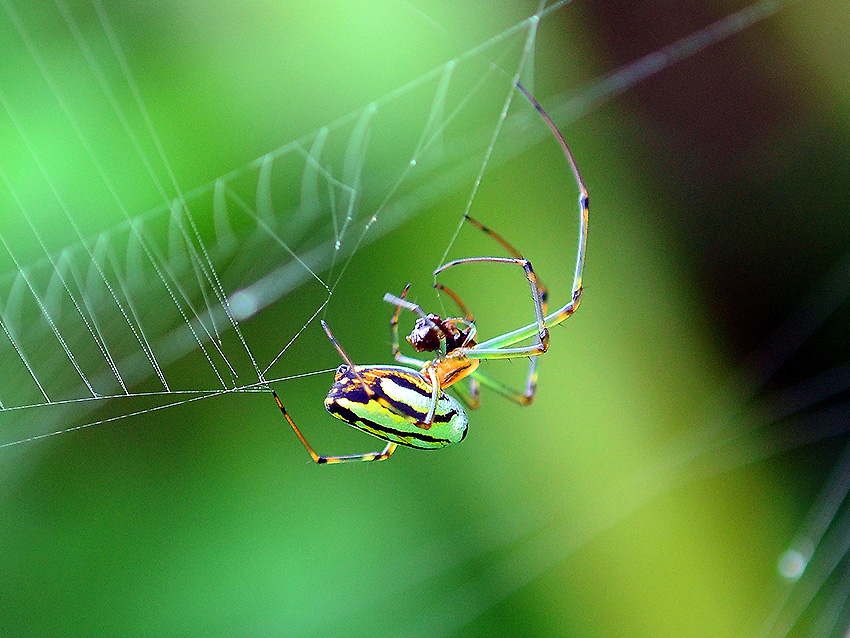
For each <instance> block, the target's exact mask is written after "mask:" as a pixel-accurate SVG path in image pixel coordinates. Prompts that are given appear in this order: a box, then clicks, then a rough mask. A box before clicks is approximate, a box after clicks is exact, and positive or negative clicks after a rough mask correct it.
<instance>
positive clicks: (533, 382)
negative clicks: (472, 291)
mask: <svg viewBox="0 0 850 638" xmlns="http://www.w3.org/2000/svg"><path fill="white" fill-rule="evenodd" d="M466 220H467V221H469V222H470V223H471V224H472V225H473V226H475V227H476V228H478V229H479V230H481V231H483V232H485V233H486V234H488V235H489V236H491V237H492V238H493V239H495V240H496V241H497V242H499V243H500V244H501V245H502V246H503V247H504V248H505V249H506V250H507V251H508V252H509V253H511V254H512V255H513V256H514V257H515V258H516V259H524V258H523V256H522V255H521V254H520V252H519V251H518V250H517V249H516V248H514V247H513V246H512V245H511V244H509V243H508V242H507V241H506V240H505V239H504V238H503V237H502V236H501V235H499V234H498V233H496V232H495V231H493V230H491V229H490V228H488V227H486V226H485V225H484V224H482V223H481V222H479V221H478V220H476V219H473V218H472V217H470V216H469V215H466ZM529 265H530V264H529ZM536 281H537V292H538V298H539V300H540V309H541V311H542V313H543V315H545V314H546V308H547V299H548V296H549V293H548V291H547V289H546V287H545V286H544V285H543V282H542V281H540V279H539V278H537V279H536ZM434 287H435V288H437V289H438V290H441V291H443V292H445V293H447V294H448V295H449V296H450V297H451V298H452V299H454V301H455V303H456V304H457V305H458V306H459V307H460V309H461V312H463V313H464V314H465V315H466V318H467V320H468V321H470V322H474V321H475V319H474V318H473V317H472V314H471V313H470V312H469V309H468V308H467V307H466V304H464V303H463V301H462V300H461V299H460V297H459V296H458V295H457V294H456V293H455V292H454V291H453V290H451V289H450V288H448V287H447V286H444V285H443V284H440V283H435V284H434ZM464 345H466V344H464ZM481 377H484V378H485V379H486V381H482V383H481V385H485V386H487V387H489V388H491V389H492V390H495V391H496V392H498V393H499V394H501V395H502V396H504V397H506V398H508V399H510V400H511V401H514V402H516V403H519V404H521V405H529V404H530V403H531V402H532V400H533V399H534V393H535V392H536V391H537V355H534V356H530V357H529V358H528V375H527V376H526V381H525V394H520V393H519V392H516V391H514V390H511V389H509V388H507V387H506V386H504V385H503V384H501V383H499V382H498V381H495V380H493V379H490V378H489V377H487V375H485V374H484V373H482V372H478V371H476V373H474V374H473V375H471V376H470V377H469V397H468V400H466V399H467V397H464V399H465V402H466V404H467V405H468V406H469V407H471V408H473V409H475V408H477V407H478V406H479V405H480V404H481V400H480V391H479V390H480V388H479V380H481Z"/></svg>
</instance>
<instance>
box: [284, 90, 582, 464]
mask: <svg viewBox="0 0 850 638" xmlns="http://www.w3.org/2000/svg"><path fill="white" fill-rule="evenodd" d="M516 86H517V88H518V89H519V90H520V91H521V92H522V93H523V94H524V95H525V97H526V98H528V100H529V101H530V102H531V104H532V105H533V106H534V107H535V108H536V109H537V111H538V113H540V115H541V116H542V117H543V119H544V121H545V122H546V124H547V125H548V126H549V128H550V129H551V130H552V132H553V133H554V135H555V137H556V138H557V140H558V143H559V144H560V146H561V149H562V150H563V151H564V155H565V156H566V158H567V161H568V162H569V165H570V168H571V169H572V172H573V175H574V176H575V179H576V182H577V183H578V187H579V238H578V254H577V256H576V267H575V276H574V278H573V288H572V296H571V297H570V300H569V301H568V302H567V303H566V304H564V305H563V306H562V307H560V308H558V309H557V310H556V311H554V312H553V313H551V314H547V299H548V292H547V289H546V287H545V286H544V285H543V284H542V282H541V281H540V280H539V279H538V277H537V275H536V274H535V273H534V270H533V269H532V267H531V262H530V261H528V260H527V259H525V258H524V257H523V256H522V255H521V254H520V252H519V251H518V250H516V249H515V248H514V247H513V246H512V245H511V244H509V243H508V242H507V241H505V239H503V238H502V237H501V236H500V235H498V234H497V233H496V232H494V231H493V230H491V229H489V228H488V227H486V226H485V225H484V224H482V223H481V222H479V221H477V220H475V219H473V218H472V217H470V216H469V215H466V216H465V217H464V219H465V221H467V222H469V223H470V224H472V225H473V226H475V227H477V228H478V229H479V230H481V231H482V232H484V233H486V234H487V235H489V236H490V237H492V238H493V239H494V240H495V241H496V242H498V243H499V244H501V245H502V247H503V248H504V249H505V250H506V251H507V252H508V253H509V254H510V255H511V256H510V257H466V258H462V259H455V260H453V261H450V262H448V263H446V264H444V265H442V266H440V267H439V268H437V269H436V270H435V271H434V277H435V281H436V277H437V275H439V274H440V273H442V272H444V271H446V270H448V269H449V268H453V267H455V266H458V265H462V264H470V263H476V262H485V263H496V264H499V263H501V264H513V265H516V266H520V267H521V268H522V269H523V270H524V271H525V276H526V279H527V280H528V283H529V286H530V287H531V298H532V300H533V303H534V314H535V320H534V322H532V323H530V324H528V325H526V326H522V327H520V328H517V329H515V330H511V331H510V332H506V333H505V334H503V335H499V336H497V337H493V338H491V339H487V340H485V341H482V342H480V343H478V342H477V341H476V337H477V331H476V328H475V319H474V317H473V315H472V314H471V313H470V311H469V309H468V308H467V306H466V305H465V304H464V303H463V301H461V299H460V297H459V296H458V295H457V294H456V293H455V292H454V291H452V290H451V289H449V288H448V287H446V286H444V285H442V284H440V283H435V284H434V287H435V288H437V289H439V290H441V291H443V292H445V293H446V294H447V295H448V296H450V297H451V298H452V299H453V300H454V302H455V303H456V304H457V305H458V307H459V308H460V311H461V313H462V315H463V316H462V317H447V318H445V319H444V318H442V317H440V316H439V315H436V314H427V313H425V311H424V310H423V309H422V308H420V307H419V306H418V305H416V304H414V303H411V302H410V301H408V300H407V299H406V298H405V297H406V295H407V292H408V290H409V289H410V284H408V285H407V286H406V287H405V288H404V290H403V291H402V293H401V295H400V296H395V295H392V294H389V293H387V294H386V295H384V300H385V301H387V302H388V303H390V304H393V305H394V306H395V313H394V314H393V316H392V318H391V320H390V330H391V333H392V338H393V341H392V353H393V357H394V358H395V360H396V361H397V362H399V363H402V364H404V365H403V366H391V365H364V366H361V365H355V363H354V362H353V361H352V360H351V358H350V357H349V356H348V354H347V353H346V352H345V350H343V348H342V346H340V344H339V342H338V341H337V340H336V338H335V337H334V335H333V333H332V332H331V330H330V328H329V327H328V325H327V324H326V323H325V322H324V321H322V322H321V324H322V328H323V329H324V331H325V333H326V334H327V336H328V339H330V342H331V343H332V344H333V346H334V348H336V351H337V352H338V353H339V355H340V357H342V360H343V361H344V362H345V363H344V364H343V365H341V366H339V368H337V370H336V374H335V376H334V383H333V386H332V387H331V389H330V391H329V392H328V395H327V397H325V408H326V409H327V410H328V412H330V413H331V414H332V415H333V416H335V417H336V418H338V419H341V420H343V421H345V422H346V423H348V424H349V425H351V426H353V427H355V428H357V429H359V430H362V431H364V432H366V433H368V434H371V435H373V436H376V437H378V438H379V439H383V440H385V441H387V445H386V447H385V448H384V449H383V451H380V452H377V451H376V452H368V453H366V454H351V455H342V456H321V455H319V454H316V452H315V451H314V450H313V448H312V447H311V446H310V444H309V443H307V440H306V439H305V438H304V435H303V434H301V431H300V430H299V429H298V427H297V426H296V425H295V422H294V421H293V420H292V417H291V416H290V415H289V413H288V412H287V410H286V408H285V407H284V406H283V403H282V402H281V400H280V398H279V397H278V395H277V392H275V391H274V390H273V391H272V395H273V396H274V399H275V401H276V402H277V406H278V407H279V408H280V410H281V412H282V413H283V416H284V418H286V420H287V421H288V423H289V425H290V426H291V427H292V429H293V430H294V431H295V434H296V435H297V436H298V438H299V439H300V440H301V443H303V444H304V447H305V448H306V449H307V451H308V452H309V453H310V456H311V458H312V459H313V461H315V462H316V463H348V462H357V461H381V460H383V459H386V458H389V457H390V456H391V455H392V453H393V452H394V451H395V449H396V448H397V447H398V446H399V445H405V446H408V447H413V448H419V449H424V450H432V449H439V448H442V447H445V446H447V445H451V444H453V443H459V442H460V441H462V440H463V438H464V437H465V436H466V430H467V426H468V423H469V420H468V418H467V415H466V412H465V411H464V409H463V406H461V404H460V402H459V401H458V400H457V399H455V398H454V397H452V396H450V395H448V394H446V392H445V390H446V389H447V388H449V387H451V386H452V385H454V384H456V383H457V382H458V381H460V380H462V379H464V378H466V377H469V380H470V381H469V389H468V396H463V395H459V396H461V398H462V400H463V401H464V403H466V404H467V405H468V406H469V407H471V408H476V407H478V405H479V403H480V400H479V388H480V386H484V387H487V388H489V389H491V390H494V391H495V392H497V393H499V394H501V395H503V396H504V397H506V398H508V399H510V400H512V401H515V402H517V403H519V404H522V405H528V404H530V403H531V402H532V400H533V399H534V394H535V391H536V389H537V370H536V364H537V357H538V356H539V355H541V354H543V353H544V352H546V350H547V349H548V347H549V328H550V327H551V326H555V325H558V324H559V323H561V322H563V321H564V320H565V319H567V317H569V316H570V315H571V314H572V313H573V312H575V310H576V308H578V305H579V301H580V300H581V293H582V271H583V269H584V254H585V247H586V243H587V218H588V210H589V203H590V199H589V196H588V192H587V189H586V188H585V186H584V182H583V180H582V178H581V174H580V173H579V170H578V167H577V165H576V162H575V159H574V158H573V154H572V152H571V151H570V148H569V146H567V143H566V141H565V140H564V138H563V136H562V135H561V133H560V132H559V131H558V129H557V127H556V126H555V124H554V123H553V122H552V120H551V119H550V118H549V116H548V115H547V114H546V112H545V111H544V110H543V108H542V107H541V106H540V104H538V103H537V101H536V100H535V99H534V97H532V96H531V94H530V93H529V92H528V91H527V90H526V89H525V87H523V86H522V85H521V84H519V83H516ZM402 310H408V311H410V312H413V313H415V314H416V315H417V316H418V319H417V320H416V324H415V326H414V328H413V331H412V332H411V333H410V335H409V336H408V337H407V341H408V342H409V343H410V345H411V346H413V348H414V349H415V350H416V351H417V352H428V353H434V356H433V358H431V359H425V360H422V359H416V358H413V357H408V356H405V355H404V354H402V352H401V348H400V347H399V338H398V318H399V315H400V314H401V311H402ZM528 339H532V340H533V341H532V343H531V344H529V345H524V346H523V345H519V346H517V345H515V344H517V343H519V342H522V341H525V340H528ZM520 357H525V358H528V359H529V369H528V375H527V378H526V385H525V391H524V392H518V391H515V390H512V389H510V388H508V387H506V386H504V385H503V384H501V383H499V382H498V381H495V380H493V379H491V378H490V377H488V376H486V375H485V374H484V373H482V372H480V371H479V370H477V368H478V365H479V363H480V361H481V360H482V359H514V358H520ZM409 366H415V367H409ZM456 387H459V386H456Z"/></svg>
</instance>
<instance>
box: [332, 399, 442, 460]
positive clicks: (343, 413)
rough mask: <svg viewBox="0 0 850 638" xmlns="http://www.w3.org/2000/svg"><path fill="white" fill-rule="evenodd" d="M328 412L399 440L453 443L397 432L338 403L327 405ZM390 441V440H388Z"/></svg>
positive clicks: (412, 433) (413, 445) (347, 421)
mask: <svg viewBox="0 0 850 638" xmlns="http://www.w3.org/2000/svg"><path fill="white" fill-rule="evenodd" d="M325 407H326V408H327V410H328V412H330V413H331V414H332V415H334V416H335V417H337V418H338V419H342V420H343V421H345V422H346V423H351V424H352V425H355V426H356V425H357V424H358V423H360V424H362V425H364V426H365V427H367V428H369V429H373V430H376V431H377V432H384V433H386V434H388V435H392V436H396V437H398V438H399V439H418V440H420V441H422V442H424V443H438V444H439V443H444V444H446V445H449V444H450V443H451V441H449V439H441V438H437V437H434V436H429V435H428V434H424V433H422V432H416V431H413V432H402V431H401V430H396V429H394V428H390V427H387V426H385V425H381V424H379V423H375V422H374V421H371V420H370V419H364V418H363V417H361V416H358V415H357V414H355V413H354V412H352V411H351V410H349V409H348V408H346V407H343V406H341V405H339V404H338V403H331V404H325ZM387 440H389V439H387ZM402 445H409V446H410V447H416V445H415V444H413V443H402ZM426 449H427V448H426Z"/></svg>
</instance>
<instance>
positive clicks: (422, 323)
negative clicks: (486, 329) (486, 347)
mask: <svg viewBox="0 0 850 638" xmlns="http://www.w3.org/2000/svg"><path fill="white" fill-rule="evenodd" d="M473 334H474V332H473V330H472V328H471V327H466V328H464V329H460V328H458V326H457V322H456V321H454V320H452V319H446V320H443V318H442V317H440V316H439V315H435V314H429V315H428V318H427V319H426V318H424V317H420V318H419V319H417V320H416V324H415V325H414V326H413V330H412V331H411V332H410V335H409V336H408V337H407V341H408V343H410V345H411V346H413V348H414V349H415V350H416V351H417V352H436V351H437V350H439V349H440V342H441V341H442V340H443V339H445V341H446V353H447V354H448V353H449V352H451V351H452V350H455V349H456V348H460V347H472V346H474V345H475V340H474V339H473V338H472V335H473Z"/></svg>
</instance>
